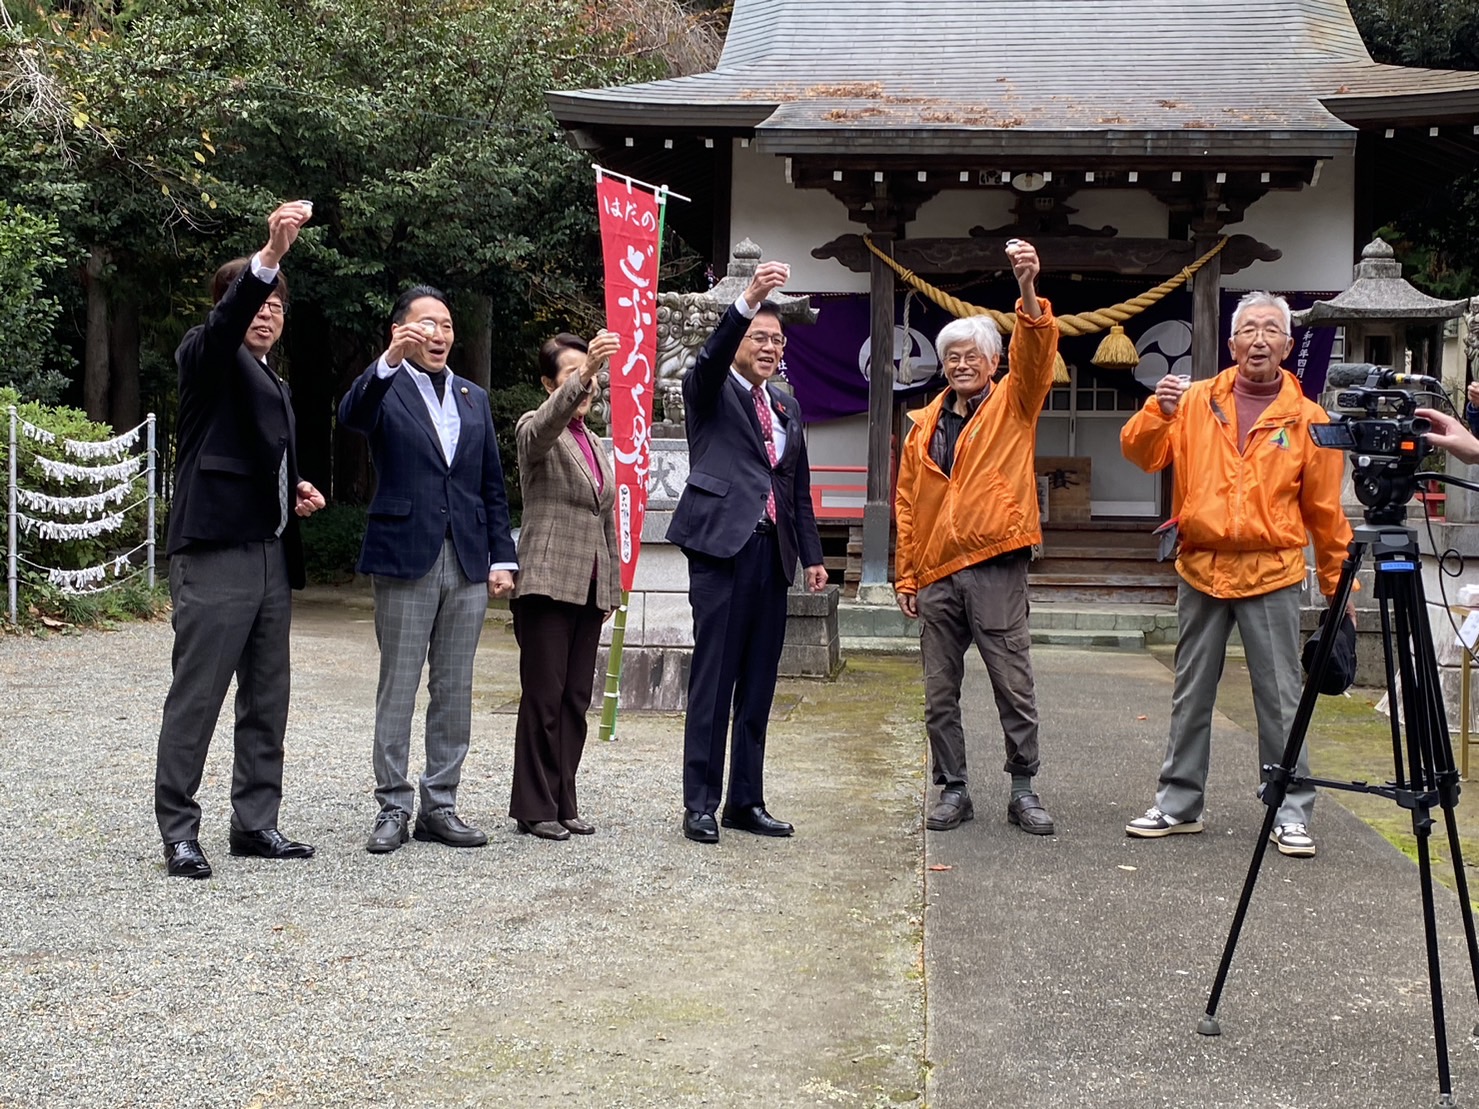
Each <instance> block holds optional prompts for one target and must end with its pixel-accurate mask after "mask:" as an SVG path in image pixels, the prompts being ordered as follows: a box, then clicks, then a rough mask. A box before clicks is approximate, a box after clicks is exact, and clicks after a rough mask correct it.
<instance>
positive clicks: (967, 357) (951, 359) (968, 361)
mask: <svg viewBox="0 0 1479 1109" xmlns="http://www.w3.org/2000/svg"><path fill="white" fill-rule="evenodd" d="M985 361H986V359H985V358H984V357H982V355H981V354H980V353H979V352H978V351H974V350H973V351H970V352H969V353H968V354H947V355H945V365H947V366H951V367H955V366H979V365H981V364H982V363H983V362H985Z"/></svg>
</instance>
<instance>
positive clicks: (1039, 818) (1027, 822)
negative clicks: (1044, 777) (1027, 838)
mask: <svg viewBox="0 0 1479 1109" xmlns="http://www.w3.org/2000/svg"><path fill="white" fill-rule="evenodd" d="M1007 820H1008V821H1009V822H1010V823H1012V824H1015V825H1017V827H1019V828H1021V829H1022V831H1024V832H1028V833H1030V834H1032V835H1034V836H1050V835H1052V834H1053V818H1052V817H1051V816H1049V815H1048V810H1047V809H1045V808H1043V807H1042V802H1041V801H1039V800H1038V797H1037V794H1035V793H1024V794H1023V795H1022V796H1021V797H1014V798H1012V799H1011V800H1010V801H1008V802H1007Z"/></svg>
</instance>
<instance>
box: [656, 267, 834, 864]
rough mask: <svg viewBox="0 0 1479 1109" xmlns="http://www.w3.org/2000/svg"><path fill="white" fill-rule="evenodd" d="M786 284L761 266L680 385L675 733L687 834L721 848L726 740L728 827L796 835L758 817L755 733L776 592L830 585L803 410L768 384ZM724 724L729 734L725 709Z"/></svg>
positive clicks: (779, 621) (781, 339)
mask: <svg viewBox="0 0 1479 1109" xmlns="http://www.w3.org/2000/svg"><path fill="white" fill-rule="evenodd" d="M789 276H790V267H789V266H786V265H785V264H784V263H781V262H763V263H761V264H760V265H759V266H757V267H756V269H755V275H754V277H752V278H751V279H750V284H749V286H748V288H746V289H745V291H744V293H742V294H741V295H740V297H739V299H737V300H736V301H735V302H734V304H733V305H732V306H731V307H730V308H729V310H728V311H727V312H725V313H724V318H723V319H721V320H720V321H719V326H718V327H717V328H716V329H715V331H714V334H713V335H711V336H710V337H709V341H708V342H707V343H705V344H704V349H703V350H702V351H701V352H700V353H699V356H698V361H697V362H696V363H695V364H694V367H693V369H692V370H691V371H690V372H689V374H688V376H687V377H686V378H684V379H683V403H684V411H685V413H686V423H687V430H688V461H689V472H688V484H687V486H686V487H685V488H684V490H683V495H682V497H681V498H679V501H678V508H677V510H676V511H675V512H674V513H673V522H672V524H671V525H670V526H669V527H668V533H667V538H668V541H669V542H670V543H674V544H676V545H677V546H678V547H679V548H681V549H682V551H683V553H684V554H685V555H687V556H688V600H689V604H690V605H691V606H692V607H693V663H692V666H691V669H690V671H689V676H688V716H687V721H686V723H685V726H684V734H683V807H684V813H683V834H684V835H685V836H687V837H688V838H689V839H691V840H694V841H696V842H698V843H717V842H719V826H718V823H716V821H715V814H716V813H717V812H718V811H719V802H720V796H721V786H722V784H723V778H724V741H725V736H726V734H730V735H731V744H730V747H731V751H730V767H729V791H728V795H727V797H726V798H725V805H724V810H723V814H722V819H723V823H724V826H725V827H726V828H738V829H741V830H743V831H747V832H754V833H755V834H757V835H763V836H789V835H791V833H792V832H793V831H794V829H793V828H792V826H791V825H790V824H788V823H786V822H785V821H784V820H777V819H776V818H775V817H773V816H771V815H770V813H769V812H768V811H766V807H765V788H764V780H763V771H764V761H765V728H766V723H767V721H768V720H769V717H770V705H771V701H772V700H773V698H774V696H775V678H776V670H777V668H778V667H779V665H780V658H781V647H782V646H783V645H784V643H785V638H786V591H787V589H788V588H789V587H790V585H791V582H792V581H793V580H794V578H795V574H796V566H797V564H798V562H799V563H800V564H801V565H802V566H804V567H805V570H804V574H805V580H806V586H807V588H808V589H810V590H811V591H812V592H818V591H820V590H821V589H822V588H823V587H825V586H826V584H827V571H826V569H825V568H824V567H823V566H822V541H821V537H820V536H819V535H818V534H817V524H816V517H815V516H814V515H813V513H812V507H811V470H810V467H809V465H808V463H807V458H806V439H805V436H804V434H803V429H802V426H801V407H800V405H798V404H797V403H796V399H795V398H794V397H792V396H791V395H790V394H788V393H785V392H782V391H781V390H780V389H777V388H775V387H774V386H772V385H771V384H770V379H771V378H772V377H773V376H775V372H776V370H778V369H779V368H780V364H781V353H782V351H783V350H784V349H785V345H786V337H785V334H784V332H783V331H782V329H781V319H780V313H779V311H778V310H777V308H776V306H775V305H774V304H769V303H767V302H766V300H765V298H766V296H768V295H769V294H770V293H771V291H772V290H775V289H779V288H780V287H781V286H782V285H784V284H785V283H786V280H787V278H788V277H789ZM731 707H732V708H733V713H734V723H733V730H732V734H731V729H730V710H731Z"/></svg>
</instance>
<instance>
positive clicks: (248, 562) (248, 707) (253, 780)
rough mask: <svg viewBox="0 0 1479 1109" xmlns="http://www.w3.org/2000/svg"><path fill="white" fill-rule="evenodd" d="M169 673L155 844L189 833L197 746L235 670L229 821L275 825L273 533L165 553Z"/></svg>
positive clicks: (280, 731) (278, 654) (285, 680)
mask: <svg viewBox="0 0 1479 1109" xmlns="http://www.w3.org/2000/svg"><path fill="white" fill-rule="evenodd" d="M169 592H170V599H171V600H172V601H173V602H174V615H173V616H172V617H171V623H172V624H173V625H174V629H175V647H174V656H173V666H174V680H173V681H172V682H171V683H170V689H169V695H168V696H167V697H166V698H165V701H164V721H163V724H162V725H161V726H160V729H159V756H158V763H157V765H156V768H155V773H154V814H155V816H156V817H157V818H158V820H159V832H160V835H161V836H162V837H163V839H164V842H165V843H177V842H179V841H180V840H185V839H198V838H199V835H200V806H199V805H198V804H197V803H196V801H195V794H196V791H197V790H199V789H200V780H201V776H202V775H203V774H204V772H205V759H206V753H207V752H208V751H209V750H210V743H211V736H212V734H213V733H214V732H215V730H216V719H217V718H218V717H219V716H220V715H221V704H222V702H224V701H225V699H226V690H227V688H228V686H229V685H230V684H231V678H232V675H233V674H234V675H235V676H236V759H235V765H234V767H233V770H232V781H231V809H232V817H231V823H232V825H233V826H234V827H236V828H239V829H241V830H242V831H249V832H250V831H258V830H261V829H263V828H276V827H277V815H278V808H279V806H280V804H281V803H282V764H283V735H284V733H285V732H286V730H287V722H288V692H289V685H290V682H289V662H288V631H289V625H290V622H291V618H292V592H291V589H290V587H289V585H288V568H287V558H286V556H285V555H284V553H283V545H282V542H281V541H280V540H269V541H267V542H254V543H242V544H237V545H234V546H216V545H194V546H190V547H187V548H185V549H184V550H183V551H180V552H178V553H177V554H175V555H174V557H172V558H171V559H170V564H169Z"/></svg>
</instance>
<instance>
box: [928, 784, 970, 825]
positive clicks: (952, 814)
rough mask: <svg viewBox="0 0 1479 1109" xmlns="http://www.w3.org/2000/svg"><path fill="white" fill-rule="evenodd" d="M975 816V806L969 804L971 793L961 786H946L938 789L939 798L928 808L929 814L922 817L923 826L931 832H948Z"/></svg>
mask: <svg viewBox="0 0 1479 1109" xmlns="http://www.w3.org/2000/svg"><path fill="white" fill-rule="evenodd" d="M975 817H976V807H975V806H974V805H972V804H971V795H970V794H969V793H967V792H966V791H965V789H964V788H963V787H961V786H946V787H945V788H944V789H942V790H940V798H939V800H937V801H936V802H935V807H934V808H932V809H930V813H929V816H927V817H925V818H924V826H925V827H926V828H928V829H929V830H930V831H932V832H948V831H949V830H950V829H951V828H959V827H960V825H961V824H962V823H963V822H964V821H967V820H974V819H975Z"/></svg>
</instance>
